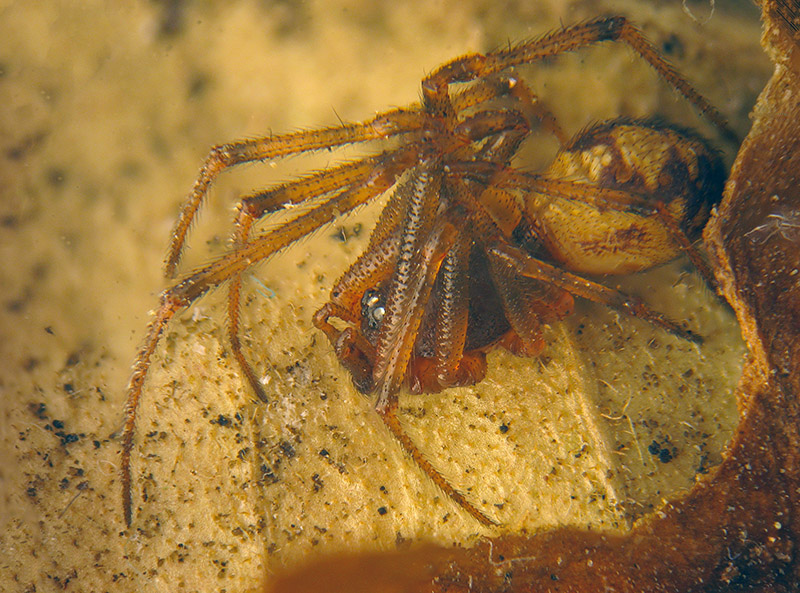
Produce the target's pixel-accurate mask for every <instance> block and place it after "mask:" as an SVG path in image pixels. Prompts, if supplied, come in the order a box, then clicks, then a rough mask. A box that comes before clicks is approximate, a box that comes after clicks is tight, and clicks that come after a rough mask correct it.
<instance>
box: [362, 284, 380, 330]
mask: <svg viewBox="0 0 800 593" xmlns="http://www.w3.org/2000/svg"><path fill="white" fill-rule="evenodd" d="M384 315H386V308H385V307H384V302H383V295H382V294H381V293H380V292H379V291H377V290H375V289H372V288H371V289H369V290H367V291H365V292H364V296H363V297H361V317H362V318H363V319H364V320H365V321H366V322H367V325H368V326H369V328H370V329H379V328H380V326H381V322H382V321H383V317H384Z"/></svg>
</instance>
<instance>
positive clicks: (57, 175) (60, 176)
mask: <svg viewBox="0 0 800 593" xmlns="http://www.w3.org/2000/svg"><path fill="white" fill-rule="evenodd" d="M45 177H46V178H47V183H49V184H50V185H51V186H52V187H61V186H62V185H64V181H66V178H67V174H66V172H65V171H64V169H61V168H60V167H50V168H49V169H48V170H47V171H46V173H45Z"/></svg>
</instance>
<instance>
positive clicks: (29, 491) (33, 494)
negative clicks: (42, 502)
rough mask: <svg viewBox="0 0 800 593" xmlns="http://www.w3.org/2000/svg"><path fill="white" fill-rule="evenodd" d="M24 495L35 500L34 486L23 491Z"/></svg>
mask: <svg viewBox="0 0 800 593" xmlns="http://www.w3.org/2000/svg"><path fill="white" fill-rule="evenodd" d="M25 493H26V494H27V495H28V496H30V497H31V498H36V487H35V486H31V487H30V488H28V489H27V490H26V491H25Z"/></svg>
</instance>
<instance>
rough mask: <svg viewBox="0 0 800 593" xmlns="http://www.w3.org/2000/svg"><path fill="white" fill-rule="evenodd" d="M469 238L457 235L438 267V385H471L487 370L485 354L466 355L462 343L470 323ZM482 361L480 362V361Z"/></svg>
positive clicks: (435, 358)
mask: <svg viewBox="0 0 800 593" xmlns="http://www.w3.org/2000/svg"><path fill="white" fill-rule="evenodd" d="M471 251H472V239H471V238H467V239H465V238H464V235H462V236H460V237H459V239H458V241H456V242H455V244H454V245H453V247H452V248H451V249H450V251H449V252H448V253H447V257H445V259H444V261H443V262H442V267H441V270H440V271H439V278H438V282H439V283H440V287H439V290H437V291H436V294H437V296H438V298H437V300H436V306H435V310H436V329H435V331H436V335H435V343H434V361H435V363H434V371H435V374H436V376H435V379H436V383H437V384H438V386H439V387H440V388H441V387H451V386H454V385H464V384H466V385H470V384H472V383H476V382H477V380H479V379H480V378H482V377H483V375H484V374H485V372H486V357H485V356H484V355H483V354H482V353H480V354H476V355H473V356H471V357H469V359H467V358H468V357H467V355H466V353H465V352H464V347H465V345H466V341H467V327H468V323H469V298H470V296H469V282H468V279H469V258H470V252H471ZM481 362H482V363H483V364H481Z"/></svg>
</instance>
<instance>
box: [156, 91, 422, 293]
mask: <svg viewBox="0 0 800 593" xmlns="http://www.w3.org/2000/svg"><path fill="white" fill-rule="evenodd" d="M424 122H425V117H424V116H423V115H422V114H421V112H420V111H419V107H418V106H412V107H411V108H409V109H395V110H392V111H387V112H386V113H382V114H380V115H377V116H376V117H374V118H373V119H371V120H368V121H366V122H361V123H350V124H344V125H342V126H337V127H331V128H322V129H319V130H306V131H301V132H295V133H290V134H281V135H276V136H264V137H260V138H252V139H247V140H240V141H237V142H231V143H228V144H220V145H219V146H215V147H214V148H212V149H211V152H210V153H209V155H208V156H207V157H206V160H205V163H204V164H203V166H202V168H201V169H200V174H199V175H198V177H197V180H196V181H195V183H194V186H193V187H192V191H191V192H190V194H189V196H188V197H187V199H186V201H185V202H184V204H183V206H182V208H181V212H180V215H179V217H178V220H177V222H176V223H175V227H174V228H173V230H172V240H171V242H170V247H169V251H168V253H167V257H166V260H165V263H164V268H165V273H166V276H167V277H173V276H174V275H175V270H176V268H177V265H178V263H179V261H180V258H181V253H182V251H183V247H184V244H185V242H186V235H187V233H188V232H189V227H190V226H191V223H192V220H193V219H194V217H195V215H196V213H197V211H198V210H199V208H200V206H201V204H202V202H203V199H204V198H205V196H206V195H207V193H208V189H209V187H210V186H211V184H212V183H213V181H214V179H215V178H216V177H217V175H219V173H221V172H222V171H225V170H227V169H229V168H231V167H233V166H235V165H239V164H242V163H251V162H254V161H266V160H269V159H275V158H280V157H285V156H288V155H291V154H297V153H301V152H311V151H315V150H321V149H328V148H332V147H335V146H342V145H344V144H352V143H357V142H366V141H369V140H378V139H382V138H388V137H391V136H396V135H400V134H404V133H407V132H413V131H415V130H419V129H420V128H421V127H422V126H423V124H424Z"/></svg>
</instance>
